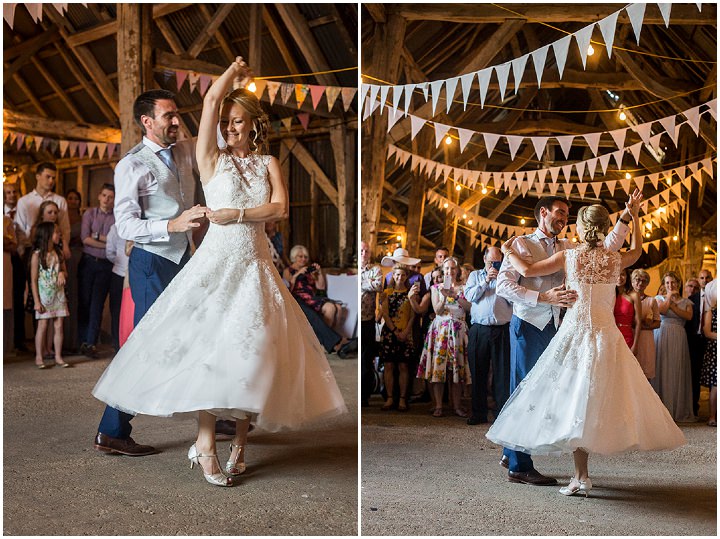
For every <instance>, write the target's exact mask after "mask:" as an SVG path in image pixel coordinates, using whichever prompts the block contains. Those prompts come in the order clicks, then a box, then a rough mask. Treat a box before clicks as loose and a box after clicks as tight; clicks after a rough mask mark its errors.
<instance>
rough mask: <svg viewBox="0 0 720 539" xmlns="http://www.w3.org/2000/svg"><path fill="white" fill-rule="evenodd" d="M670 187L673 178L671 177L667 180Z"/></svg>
mask: <svg viewBox="0 0 720 539" xmlns="http://www.w3.org/2000/svg"><path fill="white" fill-rule="evenodd" d="M665 181H666V182H667V184H668V185H672V178H671V177H670V176H668V177H667V180H665Z"/></svg>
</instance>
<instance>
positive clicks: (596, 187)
mask: <svg viewBox="0 0 720 539" xmlns="http://www.w3.org/2000/svg"><path fill="white" fill-rule="evenodd" d="M602 186H603V184H602V182H592V183H591V184H590V187H592V189H593V191H595V198H600V191H602Z"/></svg>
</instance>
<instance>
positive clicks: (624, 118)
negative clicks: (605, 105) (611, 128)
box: [619, 109, 627, 122]
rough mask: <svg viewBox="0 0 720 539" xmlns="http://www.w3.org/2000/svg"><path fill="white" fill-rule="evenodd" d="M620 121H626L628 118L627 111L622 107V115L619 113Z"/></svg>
mask: <svg viewBox="0 0 720 539" xmlns="http://www.w3.org/2000/svg"><path fill="white" fill-rule="evenodd" d="M619 118H620V121H622V122H624V121H625V120H627V114H625V111H624V110H622V109H620V115H619Z"/></svg>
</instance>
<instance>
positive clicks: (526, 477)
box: [508, 470, 558, 486]
mask: <svg viewBox="0 0 720 539" xmlns="http://www.w3.org/2000/svg"><path fill="white" fill-rule="evenodd" d="M508 481H510V482H511V483H523V484H525V485H536V486H548V485H557V484H558V482H557V480H556V479H555V478H553V477H545V476H544V475H543V474H541V473H540V472H538V471H537V470H530V471H529V472H508Z"/></svg>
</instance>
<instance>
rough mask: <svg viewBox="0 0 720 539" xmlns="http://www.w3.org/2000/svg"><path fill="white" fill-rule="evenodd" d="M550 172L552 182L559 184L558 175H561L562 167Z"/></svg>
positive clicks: (551, 168)
mask: <svg viewBox="0 0 720 539" xmlns="http://www.w3.org/2000/svg"><path fill="white" fill-rule="evenodd" d="M548 171H549V172H550V179H551V180H552V182H553V183H557V179H558V174H559V173H560V167H550V168H549V169H548Z"/></svg>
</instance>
